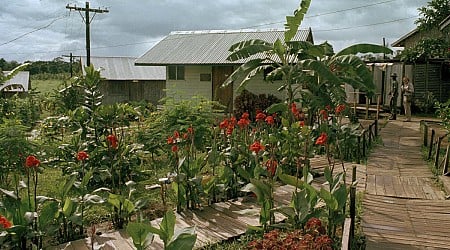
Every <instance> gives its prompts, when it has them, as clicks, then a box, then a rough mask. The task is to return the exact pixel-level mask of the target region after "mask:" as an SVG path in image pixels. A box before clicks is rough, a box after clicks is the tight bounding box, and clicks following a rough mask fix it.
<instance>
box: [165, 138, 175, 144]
mask: <svg viewBox="0 0 450 250" xmlns="http://www.w3.org/2000/svg"><path fill="white" fill-rule="evenodd" d="M174 143H175V140H174V139H173V137H172V136H169V137H168V138H167V144H169V145H170V144H174Z"/></svg>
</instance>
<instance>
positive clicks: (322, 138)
mask: <svg viewBox="0 0 450 250" xmlns="http://www.w3.org/2000/svg"><path fill="white" fill-rule="evenodd" d="M327 140H328V136H327V134H326V133H325V132H322V134H320V136H319V138H317V140H316V145H325V144H327Z"/></svg>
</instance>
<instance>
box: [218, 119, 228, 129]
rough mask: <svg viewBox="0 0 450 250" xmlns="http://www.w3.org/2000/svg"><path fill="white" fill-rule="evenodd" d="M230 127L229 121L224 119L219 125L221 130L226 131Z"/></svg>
mask: <svg viewBox="0 0 450 250" xmlns="http://www.w3.org/2000/svg"><path fill="white" fill-rule="evenodd" d="M228 125H229V122H228V119H224V120H223V121H222V122H220V124H219V128H220V129H226V128H227V127H228Z"/></svg>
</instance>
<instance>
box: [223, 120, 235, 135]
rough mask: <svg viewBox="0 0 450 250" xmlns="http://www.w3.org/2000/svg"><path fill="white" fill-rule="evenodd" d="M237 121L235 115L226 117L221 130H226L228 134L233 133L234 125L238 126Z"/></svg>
mask: <svg viewBox="0 0 450 250" xmlns="http://www.w3.org/2000/svg"><path fill="white" fill-rule="evenodd" d="M236 124H237V121H236V118H235V117H234V116H233V117H231V118H230V119H227V118H225V119H224V120H223V121H222V122H221V123H220V124H219V128H220V129H221V130H224V132H225V134H226V135H231V134H233V130H234V126H236Z"/></svg>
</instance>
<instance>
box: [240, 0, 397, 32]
mask: <svg viewBox="0 0 450 250" xmlns="http://www.w3.org/2000/svg"><path fill="white" fill-rule="evenodd" d="M394 1H398V0H387V1H382V2H377V3H371V4H365V5H361V6H357V7H351V8H347V9H342V10H335V11H330V12H325V13H319V14H316V15H312V16H305V18H313V17H319V16H326V15H331V14H337V13H341V12H346V11H350V10H357V9H363V8H367V7H371V6H375V5H380V4H385V3H390V2H394ZM284 22H285V21H279V22H272V23H263V24H258V25H253V26H249V27H246V28H244V29H251V28H257V27H262V26H269V25H274V24H280V23H284Z"/></svg>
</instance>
